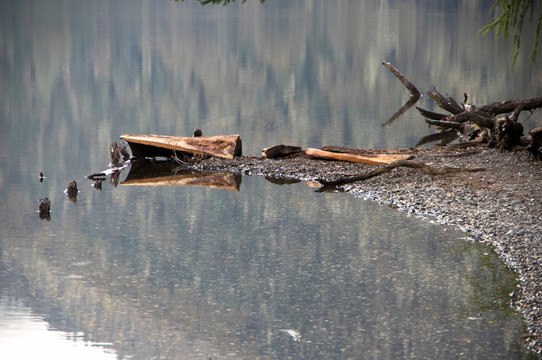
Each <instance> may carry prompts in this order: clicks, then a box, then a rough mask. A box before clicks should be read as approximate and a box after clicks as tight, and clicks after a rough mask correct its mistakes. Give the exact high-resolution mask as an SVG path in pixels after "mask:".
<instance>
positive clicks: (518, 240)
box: [192, 147, 542, 354]
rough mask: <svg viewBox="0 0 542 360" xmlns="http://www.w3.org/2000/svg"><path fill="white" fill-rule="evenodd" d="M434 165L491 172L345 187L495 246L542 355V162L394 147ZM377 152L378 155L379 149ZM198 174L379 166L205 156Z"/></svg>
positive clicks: (326, 174)
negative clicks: (514, 278) (515, 281)
mask: <svg viewBox="0 0 542 360" xmlns="http://www.w3.org/2000/svg"><path fill="white" fill-rule="evenodd" d="M390 151H392V152H397V153H408V154H412V155H414V156H415V159H416V160H419V161H423V162H424V163H426V164H428V165H431V166H433V167H437V168H441V167H484V168H485V169H486V170H485V171H477V172H459V173H449V174H442V175H431V174H427V173H425V172H423V171H421V170H419V169H409V168H396V169H394V170H393V171H391V172H390V173H387V174H383V175H380V176H377V177H374V178H372V179H369V180H365V181H363V182H356V183H351V184H347V185H343V186H342V189H344V190H345V191H347V192H350V193H352V194H354V195H355V196H359V197H362V198H365V199H371V200H374V201H377V202H379V203H381V204H385V205H389V206H392V207H395V208H397V209H398V210H400V211H404V212H407V213H408V214H412V215H420V216H428V217H430V218H432V220H433V221H435V222H438V223H441V224H447V225H452V226H456V227H458V228H460V229H461V230H463V231H465V233H466V236H467V238H468V239H469V240H472V241H476V242H481V243H485V244H488V245H490V246H492V247H493V248H494V249H495V250H496V251H497V253H498V254H499V256H501V258H502V259H503V260H504V262H505V263H506V265H507V266H508V267H510V268H511V269H513V270H514V271H515V272H516V273H517V274H518V275H519V281H520V291H516V292H515V293H514V295H513V297H512V306H513V307H514V308H515V309H516V310H517V311H519V312H520V313H521V314H523V316H524V319H525V321H526V325H527V333H526V334H525V340H526V346H527V348H528V349H529V350H530V351H532V352H535V353H537V354H542V286H541V280H542V246H541V245H542V163H540V162H535V161H533V160H532V158H531V157H530V156H529V154H528V153H527V152H526V151H520V152H501V151H499V150H496V149H487V148H485V147H471V148H468V149H459V148H455V149H454V148H433V149H421V150H413V149H394V150H389V149H388V150H387V151H386V152H390ZM376 152H378V151H376ZM192 167H193V168H195V169H201V170H214V171H228V172H234V173H240V174H243V175H259V176H266V177H272V178H278V179H284V180H287V179H292V180H305V181H314V180H315V179H317V178H320V179H325V180H328V181H329V180H336V179H337V178H340V177H343V176H350V175H356V174H359V173H364V172H368V171H371V170H373V169H374V167H372V166H368V165H363V164H354V163H348V162H343V161H324V160H316V159H309V158H307V157H305V156H304V155H297V156H292V157H288V158H283V159H277V160H275V159H263V158H255V157H238V158H235V159H232V160H225V159H216V158H211V159H206V160H203V161H201V162H199V163H196V164H193V166H192Z"/></svg>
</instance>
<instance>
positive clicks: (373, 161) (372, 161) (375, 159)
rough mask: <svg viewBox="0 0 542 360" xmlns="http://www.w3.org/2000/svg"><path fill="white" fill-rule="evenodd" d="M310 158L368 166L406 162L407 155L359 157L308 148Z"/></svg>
mask: <svg viewBox="0 0 542 360" xmlns="http://www.w3.org/2000/svg"><path fill="white" fill-rule="evenodd" d="M305 154H307V156H308V157H312V158H318V159H326V160H342V161H350V162H355V163H362V164H368V165H385V164H389V163H391V162H393V161H396V160H404V156H405V155H393V154H374V155H370V156H367V155H357V154H347V153H336V152H331V151H325V150H318V149H312V148H308V149H306V150H305Z"/></svg>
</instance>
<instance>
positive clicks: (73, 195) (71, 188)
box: [66, 179, 79, 202]
mask: <svg viewBox="0 0 542 360" xmlns="http://www.w3.org/2000/svg"><path fill="white" fill-rule="evenodd" d="M78 192H79V190H78V189H77V181H75V179H74V180H73V181H72V182H71V183H70V185H68V188H67V189H66V194H67V195H68V198H69V199H70V200H71V201H73V202H77V193H78Z"/></svg>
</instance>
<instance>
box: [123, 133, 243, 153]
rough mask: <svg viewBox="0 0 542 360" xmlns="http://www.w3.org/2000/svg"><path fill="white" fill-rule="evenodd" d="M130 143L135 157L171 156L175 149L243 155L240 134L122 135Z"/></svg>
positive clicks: (187, 151) (185, 151)
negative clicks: (197, 135) (195, 135)
mask: <svg viewBox="0 0 542 360" xmlns="http://www.w3.org/2000/svg"><path fill="white" fill-rule="evenodd" d="M120 138H121V139H122V140H125V141H126V142H128V144H129V145H130V148H131V150H132V155H133V156H135V157H154V156H165V157H169V156H171V155H172V153H173V151H178V152H184V153H190V154H193V155H199V156H203V157H209V156H211V157H213V156H214V157H220V158H225V159H232V158H234V157H235V156H241V154H242V144H241V138H240V137H239V135H218V136H201V137H183V136H169V135H129V134H125V135H121V137H120Z"/></svg>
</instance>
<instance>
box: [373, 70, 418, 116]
mask: <svg viewBox="0 0 542 360" xmlns="http://www.w3.org/2000/svg"><path fill="white" fill-rule="evenodd" d="M382 65H384V66H385V67H387V68H388V69H389V70H390V71H391V73H392V74H393V75H395V76H396V77H397V78H398V79H399V80H400V81H401V82H402V83H403V85H405V87H406V88H407V90H408V91H409V92H410V99H409V100H408V101H407V102H406V103H405V104H404V105H403V106H402V107H401V108H400V109H399V110H398V111H397V112H396V113H395V114H393V115H392V116H391V117H390V118H389V119H388V121H386V122H385V123H384V124H382V126H388V125H390V124H391V123H392V122H394V121H395V120H396V119H397V118H398V117H400V116H401V115H403V114H404V113H405V112H406V111H407V110H408V109H410V108H411V107H412V106H413V105H414V104H416V102H418V100H419V99H420V96H421V94H420V91H419V90H418V89H417V88H416V86H414V84H412V83H411V82H410V81H408V79H407V78H405V77H404V76H403V74H401V73H400V72H399V70H397V69H396V68H395V67H394V66H393V65H391V64H390V63H389V62H383V63H382Z"/></svg>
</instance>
